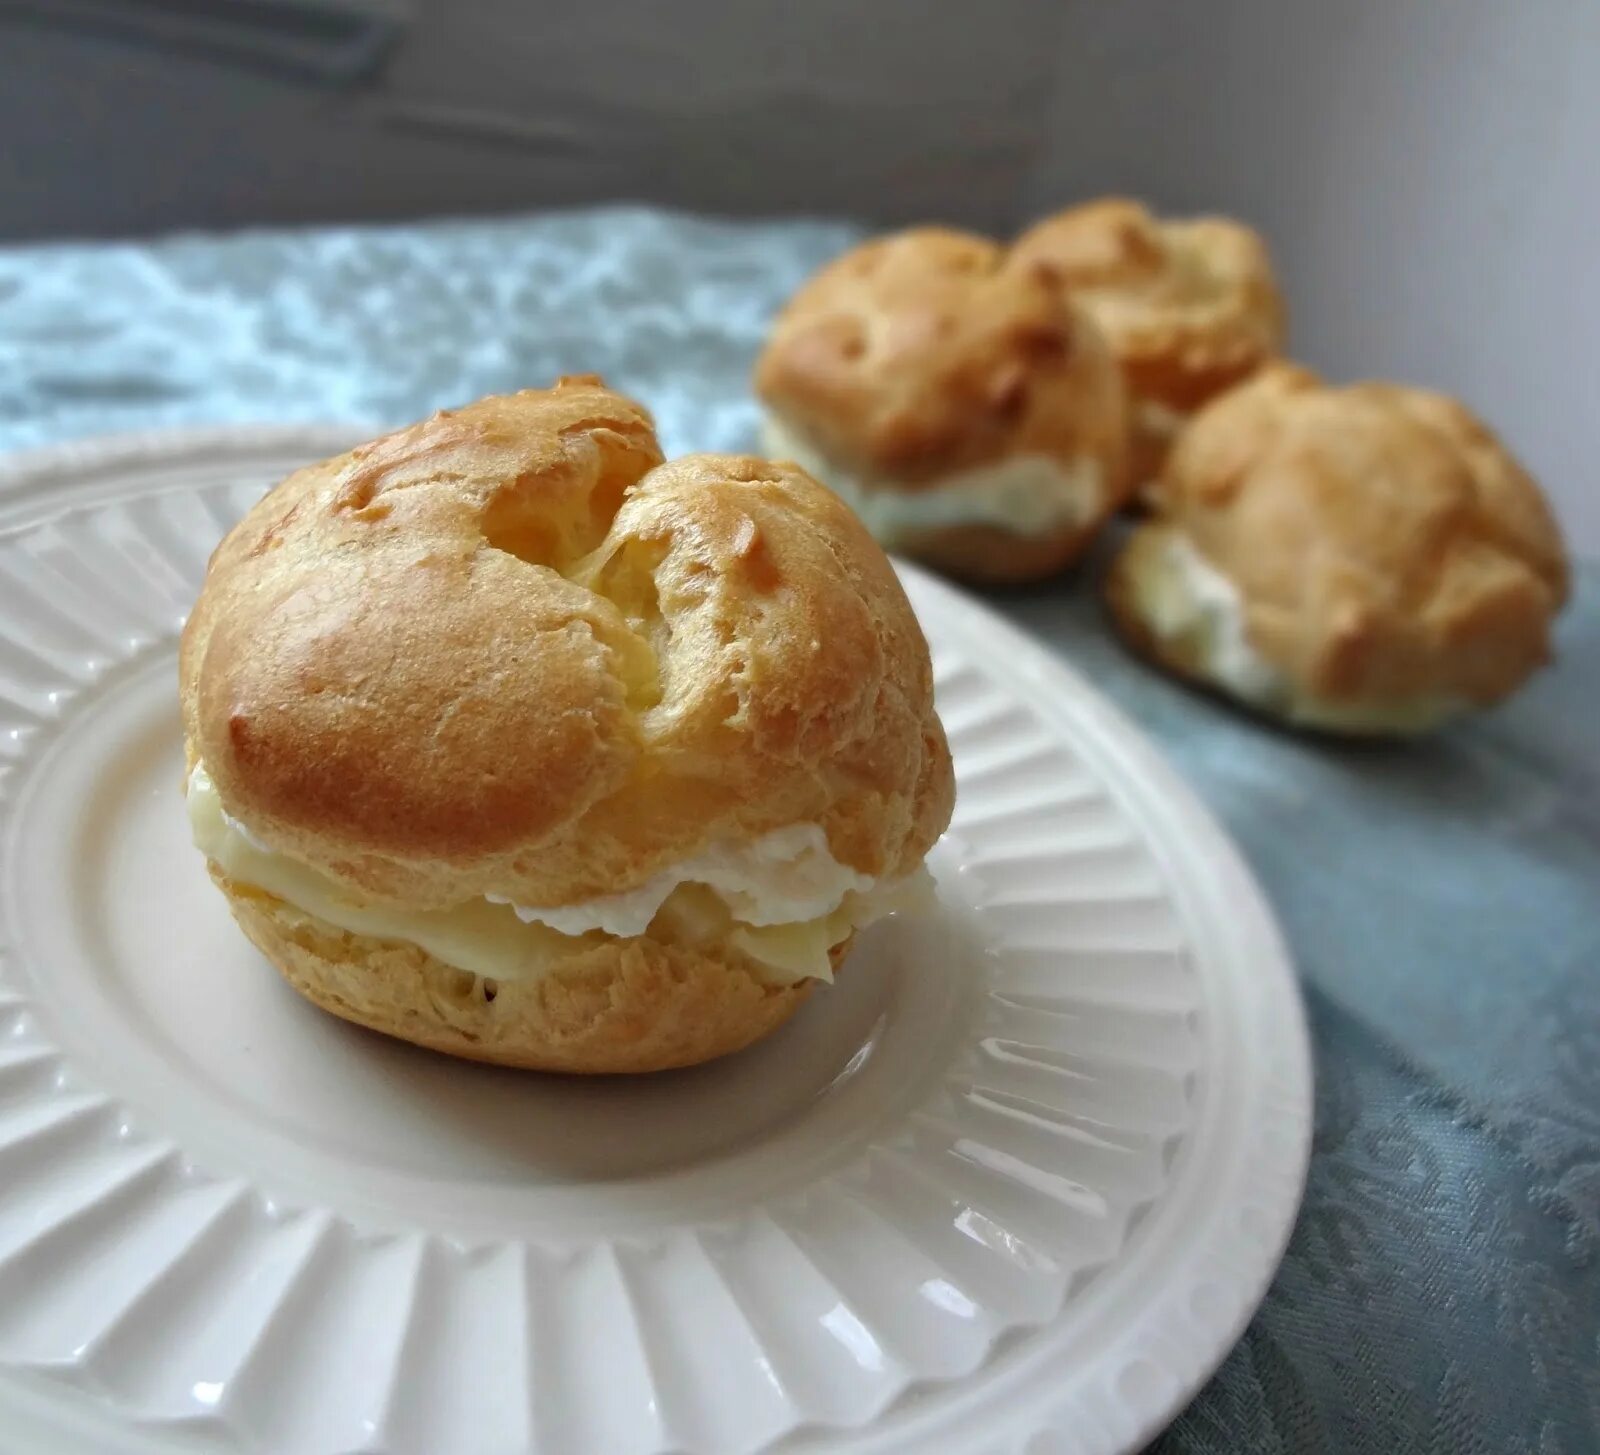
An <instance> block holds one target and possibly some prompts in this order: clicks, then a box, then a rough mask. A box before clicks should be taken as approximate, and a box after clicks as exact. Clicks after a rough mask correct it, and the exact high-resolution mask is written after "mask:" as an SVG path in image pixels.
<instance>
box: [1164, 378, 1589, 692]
mask: <svg viewBox="0 0 1600 1455" xmlns="http://www.w3.org/2000/svg"><path fill="white" fill-rule="evenodd" d="M1161 502H1162V514H1163V518H1164V519H1165V520H1166V521H1168V522H1170V523H1171V524H1172V525H1175V526H1176V527H1177V528H1179V529H1180V530H1182V531H1183V532H1184V533H1185V534H1186V535H1187V537H1188V538H1189V540H1190V541H1191V542H1192V543H1193V544H1194V545H1195V547H1196V548H1197V549H1198V550H1199V551H1200V553H1201V554H1202V555H1203V556H1204V557H1206V559H1207V560H1209V561H1210V563H1211V564H1212V565H1214V566H1216V567H1217V568H1219V569H1220V570H1221V571H1222V572H1223V573H1224V574H1225V575H1226V576H1228V577H1229V578H1230V579H1231V580H1232V581H1233V583H1234V584H1235V585H1236V586H1237V587H1238V588H1239V589H1240V591H1241V593H1242V595H1243V599H1244V604H1245V609H1246V614H1247V624H1248V630H1249V634H1250V638H1251V640H1252V642H1253V643H1254V645H1255V646H1256V647H1257V649H1258V650H1259V651H1260V652H1261V653H1262V655H1263V656H1265V657H1266V658H1267V659H1268V660H1269V661H1271V662H1273V663H1274V664H1275V665H1278V666H1279V667H1281V668H1283V669H1284V670H1285V671H1287V672H1288V673H1289V674H1290V676H1291V678H1292V679H1293V680H1294V681H1295V682H1296V683H1297V684H1299V685H1300V686H1301V687H1303V688H1304V689H1305V690H1307V691H1309V692H1313V693H1316V694H1318V695H1320V696H1323V697H1326V698H1329V699H1368V700H1381V699H1387V698H1416V697H1423V696H1428V695H1431V694H1439V695H1442V696H1447V697H1458V698H1461V699H1463V700H1465V701H1468V702H1475V703H1488V702H1493V701H1495V700H1497V699H1498V698H1501V697H1503V696H1505V695H1506V694H1507V693H1509V692H1510V691H1512V690H1513V689H1514V688H1515V687H1516V686H1517V685H1518V684H1519V683H1520V682H1521V681H1522V680H1523V678H1524V677H1526V676H1527V674H1528V672H1529V671H1531V670H1532V669H1533V668H1534V667H1536V666H1538V665H1539V664H1540V663H1541V662H1542V661H1544V660H1545V659H1546V657H1547V656H1548V654H1549V627H1550V621H1551V618H1552V617H1553V615H1554V614H1555V612H1556V611H1557V610H1558V609H1559V608H1560V606H1561V604H1562V603H1563V602H1564V601H1565V600H1566V596H1567V561H1566V555H1565V551H1564V549H1563V546H1562V541H1561V536H1560V532H1559V530H1558V529H1557V527H1556V524H1555V522H1554V520H1553V518H1552V516H1551V514H1550V511H1549V508H1548V506H1547V505H1546V503H1545V500H1544V497H1543V496H1542V495H1541V494H1540V491H1539V488H1538V486H1537V485H1535V484H1534V482H1533V480H1532V479H1531V478H1530V477H1529V476H1528V474H1527V473H1526V472H1525V471H1524V470H1523V469H1522V467H1521V466H1520V465H1518V463H1517V462H1516V461H1515V460H1514V459H1513V458H1512V457H1511V455H1510V454H1509V453H1508V452H1507V451H1506V450H1505V448H1504V447H1503V446H1502V445H1501V444H1500V442H1499V441H1498V440H1497V439H1496V438H1495V436H1494V435H1493V434H1491V433H1490V432H1489V430H1488V429H1487V428H1486V427H1485V426H1484V425H1483V424H1482V423H1481V422H1480V421H1479V420H1478V419H1477V418H1475V417H1474V416H1473V415H1472V414H1471V413H1470V412H1469V411H1468V410H1467V409H1466V408H1464V407H1463V406H1462V405H1461V404H1459V403H1457V402H1456V401H1455V400H1453V399H1449V398H1446V397H1445V396H1444V395H1441V394H1433V393H1429V392H1428V391H1426V390H1422V389H1413V388H1408V387H1405V386H1403V385H1399V384H1383V383H1363V384H1353V385H1350V386H1348V387H1346V388H1337V389H1336V388H1330V387H1329V386H1327V385H1325V384H1323V383H1322V382H1321V380H1319V379H1318V378H1317V376H1316V375H1315V374H1313V373H1311V372H1310V371H1309V370H1306V369H1301V368H1296V367H1293V366H1291V365H1287V364H1274V365H1269V366H1268V367H1267V368H1265V369H1263V370H1262V372H1261V373H1260V374H1259V375H1257V376H1256V378H1254V379H1252V380H1251V381H1250V382H1248V383H1246V384H1243V385H1241V386H1240V387H1239V388H1237V389H1234V390H1232V391H1231V392H1230V393H1228V394H1226V395H1224V396H1223V397H1222V398H1221V399H1219V400H1217V401H1216V402H1215V403H1213V404H1211V405H1210V406H1208V407H1207V408H1206V409H1204V410H1202V411H1201V413H1200V414H1199V415H1197V416H1196V418H1195V419H1194V421H1193V423H1192V424H1190V426H1189V427H1188V429H1187V430H1186V431H1185V432H1184V433H1183V434H1182V435H1181V436H1180V437H1179V440H1178V444H1177V446H1176V448H1175V449H1174V451H1173V453H1172V455H1171V456H1170V457H1169V459H1168V461H1167V466H1166V470H1165V473H1164V476H1163V479H1162V481H1161Z"/></svg>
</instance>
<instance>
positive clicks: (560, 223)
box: [0, 211, 1600, 1455]
mask: <svg viewBox="0 0 1600 1455" xmlns="http://www.w3.org/2000/svg"><path fill="white" fill-rule="evenodd" d="M854 235H855V234H854V232H853V230H852V229H850V228H848V227H845V226H842V225H837V224H819V223H788V224H770V225H762V226H749V225H735V224H722V223H711V222H706V221H699V220H694V219H688V218H683V217H674V216H668V215H662V214H659V213H646V212H642V211H608V212H589V213H582V214H569V215H563V216H552V217H544V218H538V219H531V220H530V219H523V220H512V221H500V222H474V223H441V224H430V225H425V226H408V227H398V228H380V229H370V230H348V229H341V230H315V231H304V232H292V233H261V234H253V235H246V236H240V237H231V238H225V239H216V238H180V239H174V240H170V241H163V242H159V243H154V244H149V245H126V246H62V247H46V248H27V249H17V250H10V251H6V250H0V448H13V447H19V446H27V445H33V444H43V443H47V442H49V441H53V440H58V439H63V438H68V437H72V436H77V435H83V434H89V433H96V432H101V431H106V430H119V429H134V428H141V429H142V428H147V427H149V426H151V425H156V424H171V423H179V422H188V421H218V420H257V419H275V420H309V419H317V420H325V419H352V418H353V419H368V420H373V421H384V422H389V421H403V420H407V419H410V418H413V417H415V416H418V415H421V414H423V413H426V412H428V411H430V410H432V409H433V408H435V407H437V406H439V405H443V404H450V403H456V402H461V401H464V400H467V399H471V398H473V397H475V396H477V395H479V394H484V393H488V392H491V391H495V390H504V389H509V388H515V387H519V386H523V385H529V384H542V383H545V382H547V381H548V380H549V379H550V378H551V377H552V376H553V375H554V374H556V373H558V372H568V373H575V372H580V371H589V370H593V371H597V372H601V373H603V374H605V375H606V377H607V378H608V379H609V380H610V381H611V382H612V383H614V384H616V385H618V386H620V387H622V388H624V389H627V390H629V391H631V392H634V393H637V394H638V395H639V396H641V397H642V398H643V399H645V400H646V401H648V402H649V403H650V404H651V406H652V407H653V408H654V409H655V410H656V412H657V416H658V419H659V422H660V425H661V432H662V437H663V443H664V445H665V447H666V449H667V451H668V453H669V454H670V453H676V452H678V451H682V450H687V449H731V448H741V447H746V446H748V445H749V443H750V442H751V439H752V427H753V423H754V410H753V408H752V406H751V404H750V402H749V399H748V395H747V392H746V383H745V381H746V375H747V371H748V368H749V364H750V361H751V359H752V358H753V356H754V352H755V349H756V347H757V346H758V344H759V341H760V338H761V336H762V333H763V331H764V328H765V324H766V320H767V318H768V317H769V316H770V314H771V312H772V310H773V309H774V308H775V307H776V306H777V304H778V303H779V302H780V301H781V300H782V299H783V297H784V296H785V295H786V294H787V293H788V292H789V291H790V290H791V289H792V288H793V287H794V286H795V285H796V284H797V283H799V281H800V280H801V279H802V278H803V277H804V276H805V275H806V274H807V273H808V272H809V271H810V269H811V268H813V267H814V266H815V265H816V264H817V263H818V262H820V261H821V260H823V259H824V258H825V257H827V256H829V255H830V254H831V253H833V252H835V251H837V250H838V249H839V248H840V247H842V246H844V245H845V244H846V243H847V242H848V241H850V240H851V239H852V238H853V236H854ZM1093 571H1094V567H1093V565H1092V564H1091V566H1090V567H1089V568H1087V569H1086V570H1085V571H1083V572H1080V573H1078V575H1077V576H1076V577H1074V578H1069V579H1066V580H1063V581H1061V582H1059V583H1054V584H1052V585H1050V586H1048V587H1044V588H1040V589H1038V590H1034V591H1030V592H1027V593H1023V594H1013V595H1008V596H1004V597H1001V598H999V599H998V601H997V603H996V604H997V605H998V607H999V609H1000V610H1001V611H1003V612H1005V613H1006V614H1007V615H1009V616H1011V617H1012V618H1014V619H1016V620H1018V621H1020V622H1022V623H1024V624H1025V625H1026V626H1028V627H1029V628H1031V629H1032V630H1034V631H1035V632H1037V633H1038V634H1039V635H1040V636H1041V637H1043V638H1045V639H1046V640H1048V641H1049V642H1051V643H1052V644H1053V645H1054V646H1055V647H1057V648H1058V649H1059V650H1060V651H1061V652H1062V653H1063V654H1064V655H1065V656H1067V657H1069V658H1071V660H1072V661H1073V662H1074V663H1075V664H1076V665H1077V667H1078V668H1079V669H1080V670H1081V671H1083V672H1085V673H1086V674H1087V675H1088V676H1089V677H1090V678H1091V679H1092V680H1094V681H1095V682H1096V683H1097V684H1098V685H1099V686H1100V687H1102V688H1103V689H1104V690H1105V691H1106V692H1107V693H1108V694H1110V695H1111V696H1112V697H1113V698H1115V699H1116V700H1117V701H1118V702H1119V703H1121V705H1122V706H1123V708H1124V709H1126V710H1127V711H1128V712H1129V713H1130V714H1131V715H1132V716H1133V717H1135V718H1136V719H1138V720H1139V721H1140V722H1142V723H1143V724H1144V725H1145V727H1146V728H1147V729H1148V730H1149V731H1150V732H1151V733H1152V734H1153V735H1154V736H1155V737H1156V738H1157V739H1158V740H1159V741H1160V742H1161V743H1162V745H1163V746H1164V747H1165V749H1166V750H1167V752H1168V753H1169V754H1170V755H1171V757H1172V758H1173V759H1174V760H1175V761H1176V762H1177V763H1178V765H1179V766H1180V767H1181V769H1182V770H1183V772H1184V773H1185V774H1186V775H1187V777H1188V778H1189V780H1190V782H1192V783H1193V784H1194V785H1195V786H1196V787H1197V788H1198V789H1199V791H1200V792H1201V793H1202V794H1203V795H1204V796H1205V798H1206V799H1207V800H1208V801H1209V802H1210V804H1211V806H1212V807H1213V809H1215V810H1216V812H1217V813H1218V814H1219V815H1220V816H1221V818H1222V819H1223V820H1224V822H1225V823H1226V824H1227V825H1228V827H1229V828H1230V829H1231V830H1232V832H1233V834H1234V835H1235V836H1236V837H1237V839H1238V840H1239V842H1240V844H1241V845H1242V846H1243V848H1244V851H1245V853H1246V854H1247V856H1248V857H1249V859H1250V860H1251V862H1252V864H1253V865H1254V867H1255V870H1256V872H1257V874H1259V875H1260V877H1261V879H1262V880H1263V882H1264V883H1265V885H1266V887H1267V890H1268V892H1269V893H1270V895H1271V897H1272V900H1273V902H1274V904H1275V905H1276V907H1277V910H1278V913H1279V915H1280V916H1281V917H1282V919H1283V922H1284V926H1285V928H1286V930H1287V932H1288V935H1289V938H1290V941H1291V943H1292V944H1293V947H1294V951H1295V954H1296V957H1297V959H1298V962H1299V966H1300V969H1301V972H1302V975H1303V978H1304V982H1305V991H1306V996H1307V999H1308V1002H1309V1005H1310V1011H1311V1021H1312V1027H1313V1031H1314V1034H1315V1038H1316V1048H1317V1070H1318V1086H1317V1130H1316V1143H1315V1152H1314V1160H1313V1163H1312V1168H1311V1178H1310V1187H1309V1190H1308V1193H1307V1197H1306V1204H1305V1209H1304V1212H1303V1214H1302V1216H1301V1218H1300V1222H1299V1225H1298V1227H1297V1229H1296V1231H1295V1234H1294V1238H1293V1241H1292V1243H1291V1245H1290V1248H1289V1253H1288V1257H1287V1259H1286V1261H1285V1263H1284V1266H1283V1269H1282V1272H1281V1273H1280V1274H1279V1276H1278V1279H1277V1282H1276V1284H1275V1285H1274V1287H1273V1290H1272V1293H1271V1296H1270V1297H1269V1298H1268V1300H1267V1303H1266V1305H1265V1307H1264V1308H1263V1310H1262V1312H1261V1313H1260V1315H1259V1316H1258V1317H1257V1318H1256V1319H1255V1321H1254V1323H1253V1324H1252V1325H1251V1327H1250V1331H1249V1333H1248V1335H1247V1336H1246V1338H1245V1339H1244V1341H1243V1343H1242V1344H1241V1345H1240V1346H1239V1348H1238V1349H1237V1350H1236V1351H1235V1352H1234V1353H1233V1355H1232V1356H1231V1357H1230V1358H1229V1360H1228V1361H1227V1363H1226V1365H1225V1366H1224V1367H1223V1369H1222V1371H1221V1373H1220V1374H1218V1376H1217V1377H1216V1379H1215V1380H1214V1381H1213V1382H1212V1383H1211V1384H1210V1385H1209V1386H1208V1387H1207V1389H1206V1390H1205V1391H1204V1393H1203V1394H1202V1395H1201V1396H1200V1397H1199V1398H1198V1399H1197V1400H1196V1401H1195V1402H1194V1404H1193V1405H1192V1406H1191V1407H1190V1408H1189V1409H1188V1410H1187V1411H1186V1412H1185V1413H1184V1414H1183V1415H1182V1417H1181V1418H1180V1419H1179V1420H1178V1422H1177V1423H1176V1425H1175V1426H1174V1427H1173V1428H1172V1430H1171V1431H1170V1432H1169V1433H1168V1434H1167V1435H1166V1436H1164V1437H1163V1439H1162V1440H1161V1441H1160V1442H1159V1443H1158V1445H1157V1447H1156V1448H1157V1449H1158V1450H1159V1451H1160V1452H1162V1455H1175V1452H1215V1455H1237V1452H1283V1455H1310V1452H1319V1451H1330V1452H1331V1451H1355V1452H1361V1455H1367V1452H1371V1455H1380V1452H1381V1455H1403V1452H1427V1455H1478V1452H1482V1455H1592V1452H1595V1451H1597V1450H1600V575H1597V574H1596V573H1595V572H1594V571H1593V570H1587V571H1584V572H1582V573H1580V581H1579V589H1578V592H1577V598H1576V601H1575V602H1574V604H1573V606H1572V608H1571V609H1570V610H1569V611H1568V612H1567V614H1566V617H1565V619H1564V621H1563V622H1562V626H1561V631H1560V642H1559V650H1560V660H1559V663H1558V665H1557V666H1556V667H1555V668H1554V669H1553V670H1551V671H1548V672H1546V673H1544V674H1542V675H1541V676H1540V677H1539V679H1538V680H1537V681H1536V682H1535V683H1534V684H1533V685H1532V686H1531V687H1530V688H1529V689H1528V690H1527V691H1526V692H1524V693H1523V694H1522V695H1521V696H1520V697H1518V698H1517V699H1516V700H1515V701H1514V702H1513V703H1511V704H1510V705H1509V706H1507V707H1506V708H1504V709H1503V710H1501V711H1499V712H1496V713H1493V714H1491V715H1489V716H1486V717H1485V718H1483V719H1482V720H1480V721H1477V722H1473V723H1470V724H1467V725H1465V726H1462V727H1460V728H1458V729H1456V730H1453V731H1451V732H1449V733H1447V734H1445V735H1443V736H1440V737H1438V738H1436V739H1433V740H1431V741H1427V742H1421V743H1417V744H1414V745H1394V746H1372V745H1367V746H1361V745H1352V746H1340V745H1337V744H1333V743H1328V742H1323V741H1310V740H1304V739H1300V738H1296V737H1292V736H1289V735H1286V734H1283V733H1279V732H1276V731H1273V730H1271V729H1270V728H1267V727H1265V726H1263V725H1261V724H1259V723H1256V722H1254V721H1252V720H1250V719H1248V718H1245V717H1243V716H1241V715H1238V714H1236V713H1233V712H1231V711H1229V710H1227V709H1226V708H1223V707H1221V706H1219V705H1218V704H1216V703H1213V702H1211V701H1209V700H1205V699H1202V698H1200V697H1197V696H1195V695H1192V694H1190V693H1188V692H1186V691H1184V690H1182V689H1180V688H1178V687H1176V686H1173V685H1171V684H1169V683H1167V682H1165V681H1163V680H1161V679H1159V678H1158V677H1156V676H1154V675H1152V674H1151V673H1149V672H1148V671H1146V670H1145V669H1144V668H1142V667H1140V666H1139V665H1137V664H1136V663H1134V662H1132V661H1130V660H1129V659H1128V658H1127V657H1125V656H1124V655H1123V654H1122V653H1121V651H1120V650H1119V649H1118V648H1117V646H1116V645H1115V643H1113V642H1112V641H1111V640H1110V639H1109V638H1108V635H1107V633H1106V631H1105V629H1104V625H1103V622H1102V620H1101V617H1100V612H1099V609H1098V607H1097V605H1096V602H1095V598H1094V593H1093V591H1092V590H1091V589H1089V588H1090V584H1091V583H1090V580H1089V579H1088V578H1089V577H1091V576H1092V575H1093Z"/></svg>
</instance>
